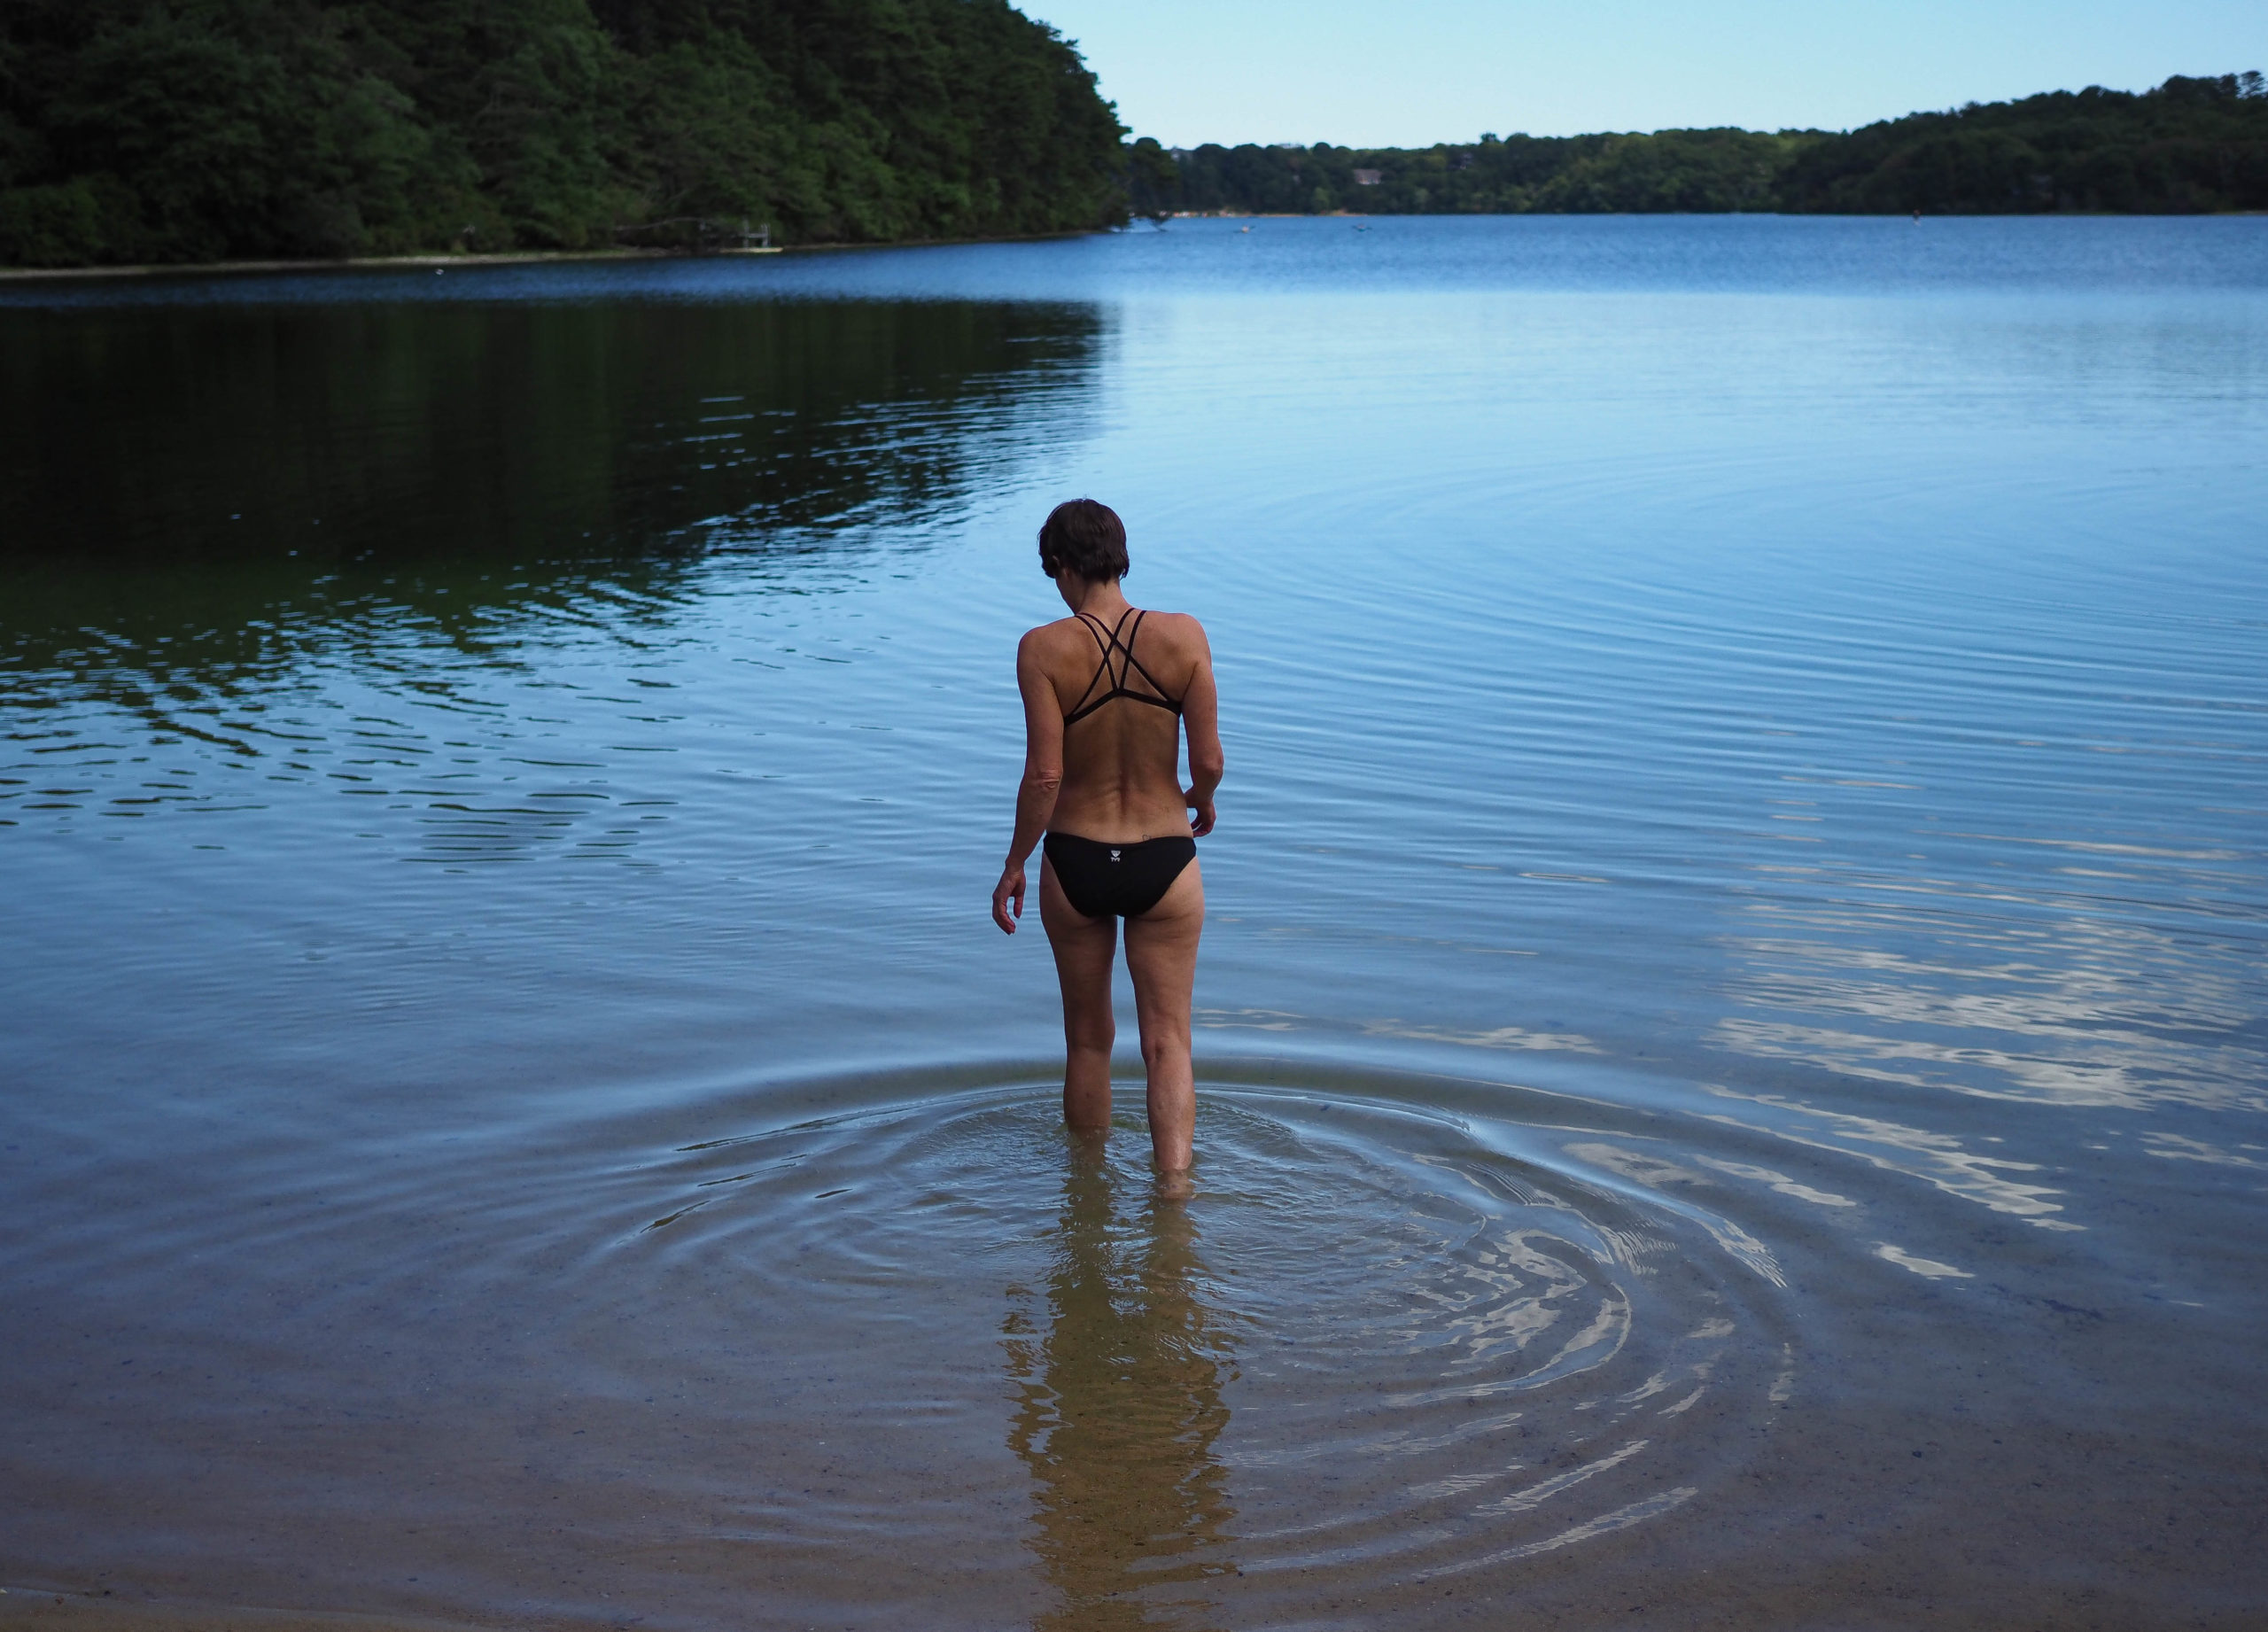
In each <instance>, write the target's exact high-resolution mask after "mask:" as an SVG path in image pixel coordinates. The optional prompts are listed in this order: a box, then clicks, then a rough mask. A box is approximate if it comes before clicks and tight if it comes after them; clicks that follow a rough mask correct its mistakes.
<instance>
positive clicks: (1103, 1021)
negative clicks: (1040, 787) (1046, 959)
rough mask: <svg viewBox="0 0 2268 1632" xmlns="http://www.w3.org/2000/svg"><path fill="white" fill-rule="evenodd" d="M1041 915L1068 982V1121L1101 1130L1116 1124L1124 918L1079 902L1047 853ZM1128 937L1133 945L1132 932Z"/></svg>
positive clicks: (1060, 975) (1058, 972) (1059, 972)
mask: <svg viewBox="0 0 2268 1632" xmlns="http://www.w3.org/2000/svg"><path fill="white" fill-rule="evenodd" d="M1039 921H1040V922H1041V923H1042V924H1043V925H1045V928H1046V929H1047V944H1049V945H1050V946H1052V947H1053V948H1054V949H1055V978H1056V980H1057V981H1058V982H1059V983H1060V984H1061V985H1062V988H1063V1121H1064V1123H1065V1125H1066V1126H1068V1127H1070V1128H1072V1129H1074V1130H1076V1131H1079V1132H1082V1133H1100V1132H1102V1131H1105V1130H1106V1129H1107V1128H1108V1127H1109V1126H1110V1046H1111V1045H1112V1044H1113V1043H1115V1042H1116V1041H1117V1040H1118V1022H1116V1021H1115V1020H1114V1019H1113V1018H1112V1017H1111V1012H1110V966H1111V961H1112V960H1113V959H1114V958H1115V956H1116V955H1117V952H1118V920H1116V919H1115V918H1090V917H1088V916H1087V915H1086V914H1085V913H1082V912H1080V911H1079V909H1078V908H1077V907H1076V906H1073V905H1071V902H1070V898H1068V897H1067V896H1066V895H1065V894H1064V893H1063V886H1062V885H1061V884H1060V883H1058V882H1056V880H1055V868H1054V867H1053V866H1052V864H1050V863H1049V862H1048V861H1046V860H1045V859H1042V860H1041V862H1040V864H1039ZM1127 941H1128V945H1129V948H1131V945H1132V942H1133V936H1132V935H1131V933H1129V935H1128V936H1127Z"/></svg>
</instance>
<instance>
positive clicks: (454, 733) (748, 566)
mask: <svg viewBox="0 0 2268 1632" xmlns="http://www.w3.org/2000/svg"><path fill="white" fill-rule="evenodd" d="M1102 336H1103V319H1102V316H1101V315H1100V314H1099V311H1098V310H1096V309H1095V308H1092V307H1074V306H1041V305H1025V306H1015V307H1002V306H984V305H977V304H974V303H968V302H960V303H952V302H935V303H928V304H924V305H919V306H909V305H889V306H882V305H873V304H861V303H853V302H825V303H804V304H798V305H772V304H755V305H735V306H729V307H718V306H680V305H669V304H659V303H647V304H633V305H594V306H559V307H500V306H466V307H449V306H434V305H430V304H391V305H389V304H376V305H368V306H359V305H349V306H338V307H329V306H324V307H252V308H231V307H223V308H221V309H220V310H217V311H215V310H212V309H198V310H194V311H183V310H180V309H174V308H166V307H157V308H147V307H122V308H106V307H95V308H92V309H84V310H71V311H67V312H63V313H54V312H37V313H33V312H24V311H11V310H6V309H0V710H5V711H6V712H7V714H8V717H9V719H10V724H11V729H10V731H9V733H8V741H7V742H6V744H5V746H4V747H0V825H15V824H17V823H20V822H25V821H33V822H36V823H39V824H41V825H50V824H52V825H56V826H60V827H64V828H69V827H71V826H72V825H73V822H74V818H78V817H82V816H84V815H97V816H100V817H103V818H106V819H112V820H117V819H129V820H130V819H134V818H137V817H144V816H148V815H151V814H153V813H157V812H161V811H163V810H166V809H168V808H177V809H181V810H184V811H188V812H195V813H197V814H199V815H202V816H206V817H212V816H225V815H228V814H231V813H234V814H241V813H243V812H247V811H252V812H257V811H263V810H266V809H268V808H270V807H272V806H273V805H274V804H276V801H277V800H278V798H279V797H283V796H284V795H285V794H286V791H287V790H288V789H291V787H293V786H295V785H297V786H301V787H307V788H311V789H330V790H331V791H334V792H336V793H338V794H341V795H345V796H349V797H353V798H355V799H358V800H362V801H368V802H370V803H371V804H372V806H373V809H372V812H371V816H372V821H371V822H366V823H358V824H356V827H355V831H357V832H367V831H369V830H370V828H371V827H372V826H374V825H375V826H376V827H377V828H378V829H379V830H381V831H384V830H385V829H387V828H398V827H399V824H400V820H402V819H403V818H405V817H407V818H408V820H411V821H412V822H414V824H415V826H416V837H415V839H414V841H413V842H412V843H410V844H408V846H407V847H406V853H408V854H409V855H411V856H412V857H414V858H415V859H424V860H434V861H440V862H444V863H448V864H457V863H462V862H467V861H478V860H496V859H510V858H514V857H517V856H521V855H524V854H526V853H527V852H528V851H530V850H531V848H547V847H551V846H555V845H557V844H559V843H566V844H567V845H568V846H569V847H570V848H571V850H572V851H574V853H577V854H583V855H590V856H599V857H603V856H609V855H613V856H630V855H633V853H634V852H635V850H636V848H637V845H638V843H639V841H640V839H641V835H649V834H650V832H651V824H652V823H653V822H654V821H655V820H657V819H659V818H660V817H662V816H663V815H664V813H665V812H668V811H670V810H672V808H674V807H675V806H676V805H677V804H679V802H680V801H679V799H678V798H677V797H674V796H673V795H672V794H670V793H664V792H663V791H661V790H659V789H656V788H655V787H654V786H653V785H652V781H651V779H650V778H648V777H645V776H643V775H641V773H640V770H639V762H640V760H641V758H644V757H647V756H650V755H651V754H653V753H654V752H656V750H661V751H667V750H666V748H665V747H664V744H662V743H659V742H655V741H654V740H652V739H653V737H654V735H655V733H656V729H657V728H661V729H664V730H665V729H666V727H668V726H669V725H670V724H672V722H676V721H680V720H682V719H683V718H684V707H683V704H682V703H681V702H673V701H672V694H673V693H675V692H677V691H678V690H679V689H680V683H679V682H678V681H676V680H672V679H670V678H668V677H666V676H665V675H664V674H662V673H660V672H657V670H658V669H659V667H660V666H661V664H662V663H664V662H665V661H666V658H665V657H664V654H666V653H668V652H669V651H670V650H671V649H672V648H679V647H681V646H682V645H683V644H684V643H685V641H686V640H687V629H686V627H685V625H686V623H687V618H688V615H689V614H690V613H691V612H692V611H693V610H694V607H695V603H696V602H697V601H698V600H699V599H700V598H701V597H703V596H704V595H714V594H715V593H717V592H718V591H719V590H720V589H721V590H728V591H730V592H733V593H738V594H742V595H750V593H751V592H754V593H755V594H756V595H758V596H760V595H762V593H763V592H764V591H765V590H776V591H777V592H778V593H779V595H780V597H781V598H780V599H779V600H778V601H776V602H767V601H765V600H762V599H758V600H757V603H756V604H755V606H754V607H753V609H752V615H753V618H754V619H755V621H756V622H757V625H758V626H761V625H763V624H765V623H771V624H773V625H776V626H788V629H789V630H791V631H792V629H794V628H796V627H797V626H800V624H801V621H802V620H801V619H799V618H797V616H796V606H797V605H798V603H799V602H801V601H802V600H803V598H804V597H808V596H811V595H822V594H827V593H830V592H838V593H839V592H840V591H842V590H843V589H844V588H846V587H855V586H856V585H857V584H858V583H859V582H860V581H862V580H863V579H866V578H869V577H872V576H875V575H880V574H885V573H889V572H902V571H905V568H906V567H907V565H908V564H909V559H910V558H911V557H915V556H919V555H920V554H922V553H924V552H926V551H928V549H930V548H934V544H935V540H936V537H937V536H938V530H939V529H940V528H941V527H945V526H949V525H951V523H952V521H953V520H954V518H955V517H957V516H958V515H959V513H960V511H961V510H962V509H965V507H966V506H967V504H968V503H969V502H970V501H971V499H972V497H973V496H974V495H975V494H976V493H978V492H980V491H981V490H983V488H985V487H987V486H993V485H997V484H998V483H1000V482H1002V481H1004V480H1006V479H1010V478H1011V477H1012V476H1013V474H1014V471H1015V470H1016V469H1017V468H1018V467H1019V465H1020V463H1021V462H1029V460H1030V459H1031V458H1032V457H1033V455H1034V452H1035V449H1036V447H1040V446H1043V445H1044V446H1045V447H1048V448H1055V447H1061V446H1062V445H1063V444H1064V443H1065V442H1066V441H1067V440H1076V439H1077V438H1079V437H1080V436H1081V435H1083V434H1084V432H1085V431H1086V430H1087V429H1088V427H1089V422H1090V420H1091V412H1092V410H1091V396H1092V393H1093V390H1094V384H1095V371H1096V369H1097V366H1098V361H1099V350H1100V346H1101V344H1102ZM845 644H846V643H845V642H843V641H841V640H840V639H839V638H838V637H835V636H833V635H821V636H819V637H818V638H817V639H815V640H814V639H811V638H805V637H802V636H799V635H797V634H796V633H792V632H791V633H784V634H782V635H781V636H779V637H777V638H774V639H772V640H769V641H762V642H760V643H759V642H747V643H745V644H743V645H742V648H741V649H740V650H738V651H737V652H736V653H735V658H736V660H737V661H740V662H742V663H747V664H758V665H763V664H770V665H772V666H773V667H775V668H776V667H778V666H780V664H781V662H782V661H783V660H785V661H796V660H799V659H800V660H803V661H809V660H811V658H812V657H814V656H817V657H820V658H821V659H822V660H829V659H831V658H833V657H835V656H837V655H839V654H840V652H841V650H842V649H843V647H844V646H845ZM815 649H816V650H815ZM625 671H627V672H625ZM641 739H642V740H641ZM387 812H393V813H394V814H393V815H392V817H391V818H389V816H388V815H387ZM209 825H211V826H213V827H214V829H215V833H214V837H215V840H216V841H217V842H225V837H226V835H222V834H221V832H220V831H219V830H220V829H221V828H225V827H226V826H227V823H226V822H225V821H223V822H220V823H214V824H209Z"/></svg>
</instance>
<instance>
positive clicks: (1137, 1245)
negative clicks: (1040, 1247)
mask: <svg viewBox="0 0 2268 1632" xmlns="http://www.w3.org/2000/svg"><path fill="white" fill-rule="evenodd" d="M1065 1147H1066V1148H1065V1160H1064V1169H1065V1171H1064V1178H1063V1216H1062V1221H1061V1223H1060V1224H1059V1225H1058V1226H1057V1229H1056V1232H1055V1239H1054V1240H1053V1242H1052V1255H1051V1261H1050V1263H1049V1264H1048V1268H1047V1275H1046V1279H1045V1286H1044V1289H1043V1290H1042V1291H1041V1292H1039V1293H1038V1294H1034V1293H1033V1292H1032V1291H1031V1290H1029V1289H1027V1288H1016V1289H1014V1294H1013V1295H1014V1299H1015V1302H1016V1304H1017V1307H1016V1309H1015V1310H1014V1312H1013V1313H1012V1314H1011V1315H1010V1316H1009V1317H1008V1320H1007V1323H1006V1325H1005V1326H1004V1327H1003V1328H1002V1329H1003V1331H1005V1332H1006V1333H1007V1344H1006V1347H1007V1351H1008V1376H1009V1379H1010V1380H1011V1384H1012V1387H1013V1392H1014V1399H1015V1403H1016V1408H1015V1422H1014V1427H1013V1429H1012V1430H1011V1432H1010V1434H1009V1436H1008V1443H1009V1446H1010V1448H1011V1449H1014V1451H1015V1453H1016V1455H1018V1456H1019V1457H1022V1458H1023V1460H1024V1462H1025V1464H1026V1465H1028V1466H1029V1467H1030V1469H1031V1473H1032V1480H1033V1484H1034V1488H1035V1491H1036V1494H1037V1502H1038V1510H1039V1511H1038V1519H1037V1522H1038V1531H1039V1534H1038V1535H1037V1537H1036V1538H1035V1539H1034V1542H1033V1548H1034V1550H1036V1551H1037V1553H1038V1555H1039V1558H1040V1561H1041V1565H1042V1567H1043V1568H1044V1569H1045V1571H1046V1574H1047V1579H1048V1581H1049V1582H1050V1583H1051V1584H1052V1586H1053V1587H1054V1588H1055V1589H1056V1590H1057V1591H1059V1592H1060V1593H1061V1594H1062V1598H1063V1602H1062V1604H1061V1605H1060V1607H1059V1608H1058V1609H1056V1610H1055V1611H1054V1612H1053V1613H1051V1614H1049V1615H1048V1616H1046V1617H1045V1618H1044V1619H1043V1620H1040V1621H1039V1622H1037V1625H1039V1626H1041V1627H1044V1628H1051V1629H1052V1632H1074V1629H1075V1628H1132V1627H1140V1626H1146V1625H1149V1624H1151V1623H1152V1617H1151V1614H1150V1610H1151V1608H1152V1607H1167V1606H1173V1605H1186V1604H1193V1603H1196V1602H1200V1601H1201V1600H1198V1599H1192V1598H1190V1597H1186V1596H1184V1595H1183V1594H1177V1593H1176V1592H1174V1591H1172V1590H1169V1589H1187V1588H1189V1587H1190V1586H1192V1585H1193V1584H1194V1583H1196V1582H1200V1581H1204V1580H1206V1579H1207V1578H1208V1577H1210V1576H1215V1575H1218V1574H1223V1572H1225V1571H1227V1570H1228V1569H1230V1568H1231V1564H1230V1563H1229V1561H1228V1559H1229V1555H1228V1553H1227V1552H1226V1550H1225V1543H1226V1542H1227V1540H1228V1536H1229V1533H1230V1526H1231V1523H1232V1522H1233V1520H1234V1519H1235V1516H1236V1515H1235V1512H1234V1509H1233V1508H1232V1507H1231V1505H1230V1502H1229V1497H1228V1493H1227V1474H1226V1472H1225V1470H1224V1469H1223V1467H1222V1465H1221V1464H1220V1462H1219V1461H1218V1460H1217V1459H1216V1457H1215V1456H1214V1454H1213V1447H1214V1442H1216V1440H1217V1439H1219V1437H1220V1435H1221V1434H1222V1431H1223V1429H1224V1428H1226V1427H1227V1426H1228V1421H1229V1411H1228V1408H1227V1406H1225V1405H1223V1403H1222V1402H1221V1386H1222V1383H1223V1380H1224V1379H1226V1378H1228V1377H1231V1376H1233V1375H1234V1366H1235V1347H1234V1344H1233V1342H1232V1341H1231V1337H1230V1335H1229V1331H1228V1327H1227V1325H1226V1323H1224V1322H1223V1320H1222V1319H1221V1317H1219V1316H1218V1315H1216V1314H1215V1313H1214V1312H1212V1311H1211V1310H1210V1309H1208V1308H1207V1306H1206V1302H1205V1301H1204V1299H1203V1298H1202V1297H1201V1296H1200V1283H1201V1282H1202V1281H1203V1280H1204V1279H1206V1278H1208V1275H1209V1274H1210V1271H1208V1268H1207V1266H1206V1263H1205V1262H1204V1260H1203V1258H1202V1257H1201V1256H1200V1255H1199V1252H1198V1230H1197V1225H1196V1223H1195V1221H1194V1220H1193V1219H1192V1216H1191V1210H1190V1208H1189V1206H1188V1205H1187V1204H1186V1203H1185V1202H1184V1201H1181V1200H1178V1199H1173V1198H1169V1197H1165V1196H1162V1195H1161V1194H1160V1193H1158V1190H1157V1187H1156V1186H1155V1185H1154V1184H1153V1183H1144V1184H1143V1185H1142V1186H1141V1188H1142V1191H1143V1192H1144V1193H1143V1194H1142V1195H1141V1197H1140V1199H1139V1200H1138V1201H1135V1202H1134V1204H1133V1205H1132V1206H1131V1207H1129V1206H1128V1204H1127V1200H1126V1198H1125V1197H1124V1196H1123V1195H1122V1186H1123V1187H1126V1188H1131V1187H1132V1186H1131V1185H1129V1184H1128V1182H1127V1181H1128V1178H1129V1177H1130V1176H1126V1175H1114V1173H1113V1171H1112V1170H1111V1168H1110V1166H1109V1164H1108V1162H1107V1160H1106V1158H1105V1156H1104V1154H1103V1152H1102V1151H1101V1149H1100V1148H1099V1146H1095V1145H1093V1144H1091V1143H1090V1142H1088V1141H1086V1140H1081V1139H1066V1140H1065ZM1176 1624H1182V1625H1196V1624H1198V1622H1196V1621H1183V1620H1177V1622H1176Z"/></svg>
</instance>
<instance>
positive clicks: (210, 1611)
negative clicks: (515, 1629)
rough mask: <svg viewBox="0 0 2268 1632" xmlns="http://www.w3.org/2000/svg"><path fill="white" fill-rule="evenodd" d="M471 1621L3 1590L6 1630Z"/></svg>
mask: <svg viewBox="0 0 2268 1632" xmlns="http://www.w3.org/2000/svg"><path fill="white" fill-rule="evenodd" d="M469 1625H470V1623H460V1622H455V1621H447V1620H418V1619H414V1618H411V1617H408V1616H393V1617H388V1616H380V1615H356V1614H341V1613H333V1612H329V1611H320V1610H291V1609H252V1608H245V1607H242V1606H239V1605H225V1604H193V1603H183V1602H180V1601H177V1600H173V1599H167V1598H142V1597H120V1596H113V1595H112V1594H110V1593H74V1592H50V1591H43V1590H35V1589H32V1588H29V1587H8V1588H6V1589H0V1632H16V1629H17V1628H25V1629H26V1632H29V1629H30V1628H38V1629H39V1632H55V1629H57V1628H71V1632H300V1629H301V1628H305V1629H306V1632H466V1628H467V1627H468V1626H469Z"/></svg>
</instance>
